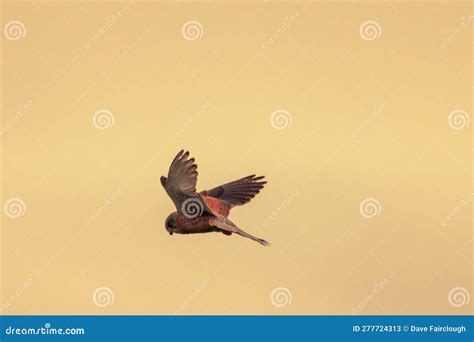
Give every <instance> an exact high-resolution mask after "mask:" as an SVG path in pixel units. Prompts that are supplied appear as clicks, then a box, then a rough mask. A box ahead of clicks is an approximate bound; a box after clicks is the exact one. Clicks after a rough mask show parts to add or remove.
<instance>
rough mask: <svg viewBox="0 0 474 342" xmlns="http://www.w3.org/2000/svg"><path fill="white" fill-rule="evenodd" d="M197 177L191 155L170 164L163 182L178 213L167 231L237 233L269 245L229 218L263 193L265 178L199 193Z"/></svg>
mask: <svg viewBox="0 0 474 342" xmlns="http://www.w3.org/2000/svg"><path fill="white" fill-rule="evenodd" d="M197 175H198V172H197V165H196V163H195V162H194V158H189V152H184V151H183V150H181V151H180V152H179V153H178V154H177V155H176V157H175V158H174V159H173V161H172V163H171V166H170V169H169V171H168V177H164V176H162V177H161V179H160V180H161V184H162V185H163V187H164V188H165V190H166V193H167V194H168V195H169V196H170V198H171V200H172V201H173V203H174V205H175V207H176V210H177V211H175V212H173V213H171V214H170V215H169V216H168V218H167V219H166V222H165V227H166V230H167V231H168V232H169V233H170V234H171V235H173V234H174V233H176V234H196V233H208V232H221V233H223V234H225V235H232V233H236V234H238V235H241V236H244V237H246V238H249V239H252V240H254V241H257V242H258V243H260V244H262V245H264V246H266V245H268V242H267V241H265V240H263V239H259V238H257V237H255V236H253V235H251V234H249V233H247V232H245V231H243V230H242V229H240V228H238V227H237V226H236V225H235V224H234V223H233V222H232V221H230V220H229V219H228V218H227V217H228V216H229V212H230V210H231V209H232V208H233V207H235V206H238V205H243V204H246V203H248V202H250V200H251V199H252V198H254V197H255V195H257V194H258V193H259V192H260V190H261V189H262V188H263V186H264V184H265V183H266V181H265V180H264V176H259V177H257V176H255V175H251V176H247V177H244V178H241V179H238V180H236V181H233V182H229V183H226V184H223V185H220V186H217V187H215V188H212V189H211V190H204V191H201V192H199V193H198V192H196V183H197Z"/></svg>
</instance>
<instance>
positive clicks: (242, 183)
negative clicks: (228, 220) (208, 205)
mask: <svg viewBox="0 0 474 342" xmlns="http://www.w3.org/2000/svg"><path fill="white" fill-rule="evenodd" d="M263 179H264V176H259V177H256V176H255V175H251V176H247V177H244V178H241V179H238V180H236V181H233V182H229V183H226V184H224V185H220V186H217V187H215V188H213V189H211V190H205V191H202V192H201V193H200V194H201V195H203V196H208V197H214V198H218V199H220V200H221V201H225V202H226V203H227V204H228V205H229V208H230V207H233V206H236V205H243V204H245V203H248V202H250V200H251V199H252V198H254V197H255V196H256V195H257V194H258V193H259V192H260V190H261V189H263V186H264V185H265V184H266V183H267V182H266V181H265V180H263Z"/></svg>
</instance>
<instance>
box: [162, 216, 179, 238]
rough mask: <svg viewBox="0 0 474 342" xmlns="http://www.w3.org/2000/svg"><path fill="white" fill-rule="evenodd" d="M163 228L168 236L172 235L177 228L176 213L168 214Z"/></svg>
mask: <svg viewBox="0 0 474 342" xmlns="http://www.w3.org/2000/svg"><path fill="white" fill-rule="evenodd" d="M165 228H166V231H167V232H168V233H170V235H173V231H174V230H175V229H176V228H178V213H177V212H174V213H171V214H169V216H168V217H167V218H166V221H165Z"/></svg>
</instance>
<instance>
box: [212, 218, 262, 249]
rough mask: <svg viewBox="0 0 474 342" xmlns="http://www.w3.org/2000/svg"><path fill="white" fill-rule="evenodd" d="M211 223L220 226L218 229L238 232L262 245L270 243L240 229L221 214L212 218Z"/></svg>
mask: <svg viewBox="0 0 474 342" xmlns="http://www.w3.org/2000/svg"><path fill="white" fill-rule="evenodd" d="M211 224H212V225H213V226H216V227H217V228H220V229H222V230H225V231H227V232H232V233H235V234H239V235H240V236H243V237H246V238H248V239H251V240H253V241H257V242H258V243H259V244H261V245H262V246H268V245H270V243H269V242H268V241H266V240H264V239H259V238H258V237H255V236H253V235H251V234H249V233H247V232H246V231H244V230H242V229H240V228H239V227H237V226H236V225H235V224H234V223H233V222H232V221H231V220H229V219H228V218H225V217H222V216H219V217H216V218H215V219H213V221H212V222H211Z"/></svg>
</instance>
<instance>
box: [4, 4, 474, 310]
mask: <svg viewBox="0 0 474 342" xmlns="http://www.w3.org/2000/svg"><path fill="white" fill-rule="evenodd" d="M119 11H120V12H119ZM117 13H120V15H119V16H117ZM114 15H115V16H117V18H118V20H117V18H116V19H113V16H114ZM469 16H472V3H471V2H468V1H466V2H452V1H442V2H417V3H411V4H408V3H404V2H399V1H384V2H365V3H357V4H356V3H355V2H338V3H329V2H315V3H309V2H291V3H290V2H287V3H283V2H272V1H265V2H256V1H254V2H245V3H244V2H242V3H238V2H221V1H214V0H213V1H203V2H201V3H175V2H151V1H149V2H145V1H130V2H108V1H107V2H105V1H104V2H100V1H95V2H79V1H75V2H74V3H72V2H66V1H54V2H53V1H51V2H49V1H45V2H43V1H34V0H32V1H24V2H20V1H3V2H2V30H3V28H4V26H5V25H6V24H7V23H8V22H10V21H12V20H17V21H21V22H22V23H23V24H24V26H25V29H26V32H25V36H24V37H23V38H21V39H18V40H9V39H6V36H5V34H4V32H2V40H1V43H2V50H1V51H2V53H1V64H2V76H1V82H2V111H1V115H2V118H1V119H2V127H3V129H2V154H1V157H2V158H1V172H2V183H1V189H2V202H1V203H2V209H3V210H2V212H1V214H2V215H1V220H2V221H1V222H2V248H1V257H2V267H1V286H2V288H1V294H2V301H1V303H2V304H3V306H2V312H3V313H8V314H351V313H360V314H468V313H470V312H472V311H471V308H472V301H471V302H468V298H467V297H468V296H469V295H470V294H472V270H473V265H472V209H471V208H472V205H471V201H472V195H469V194H471V193H472V187H471V182H472V166H471V158H472V125H469V124H466V125H464V126H463V127H462V128H461V129H453V128H452V127H451V126H450V125H449V122H448V116H449V114H450V113H451V112H453V111H455V110H464V111H465V113H466V115H467V116H465V117H464V119H468V118H469V117H470V116H471V115H472V88H471V84H472V50H471V49H472V43H473V41H472V20H470V21H469V20H468V21H467V22H468V24H467V25H463V22H466V18H468V17H469ZM463 17H465V18H464V19H463ZM471 19H472V17H471ZM189 20H196V21H199V22H200V23H201V25H202V27H203V31H202V33H203V34H202V37H200V38H198V39H196V40H187V39H184V37H183V35H182V32H181V29H182V26H183V24H184V23H185V22H187V21H189ZM368 20H373V21H376V22H377V23H378V24H379V25H380V29H381V30H380V31H379V33H380V36H379V37H377V38H376V39H374V40H365V39H362V36H361V34H360V32H359V28H360V26H361V24H362V23H364V22H366V21H368ZM285 23H287V24H285ZM288 23H289V24H288ZM94 36H96V37H98V39H97V40H95V41H94V42H93V43H91V39H92V38H93V37H94ZM271 37H273V38H271ZM450 37H451V38H450ZM270 38H271V39H270ZM448 39H449V42H448V43H446V42H447V41H448ZM270 40H271V41H270ZM28 103H30V105H29V106H28V108H27V109H26V110H23V111H21V109H19V108H22V107H23V106H24V105H25V104H28ZM381 105H382V107H383V108H382V109H380V110H377V108H379V107H380V106H381ZM101 109H107V110H108V111H110V112H111V113H112V115H113V117H114V125H113V126H112V127H109V128H108V129H104V130H100V129H96V128H95V127H94V125H93V121H92V119H93V115H94V113H95V112H97V111H98V110H101ZM276 110H286V111H288V112H289V113H290V114H289V115H290V116H291V125H289V126H288V127H284V129H281V130H279V129H274V128H273V127H272V124H271V120H270V118H271V114H272V113H273V112H274V111H276ZM12 123H13V124H12ZM181 148H185V149H189V150H190V151H191V153H192V156H194V157H195V158H196V160H197V163H198V165H199V171H200V174H199V178H198V189H200V190H203V189H207V188H210V187H213V186H216V185H219V184H221V183H223V182H227V181H230V180H234V179H236V178H240V177H243V176H246V175H248V174H252V173H257V174H264V175H266V176H267V178H268V184H267V186H266V188H265V189H264V191H263V192H262V193H261V194H260V195H259V196H258V197H257V198H255V199H254V200H253V201H252V202H251V204H250V205H246V206H244V207H239V208H236V209H234V210H233V212H232V214H231V219H232V220H233V221H234V222H236V223H237V224H238V225H239V226H240V227H241V228H243V229H245V230H247V231H249V232H250V233H253V234H255V235H257V236H259V237H262V238H265V239H267V240H269V241H270V242H271V243H272V246H271V247H269V248H263V247H262V246H260V245H258V244H257V243H254V242H252V241H250V240H247V239H243V238H240V237H236V236H232V237H226V236H224V235H222V234H206V235H196V236H179V235H178V236H172V237H171V236H169V235H168V234H167V233H166V231H165V229H164V221H165V218H166V216H167V215H168V213H169V212H171V211H173V210H174V207H173V205H172V202H171V201H170V199H169V198H168V197H167V196H166V194H165V192H164V191H163V189H162V187H161V185H160V182H159V177H160V176H161V175H164V174H166V173H167V171H168V167H169V164H170V162H171V160H172V158H173V157H174V156H175V154H176V153H177V152H178V151H179V150H180V149H181ZM10 198H20V199H21V200H22V201H23V202H24V204H25V207H24V209H25V211H24V215H22V216H20V217H17V218H12V217H9V216H8V215H6V212H7V211H8V209H6V208H4V206H5V203H6V202H7V201H8V199H10ZM366 198H376V199H377V200H378V201H379V203H380V211H379V215H377V216H375V217H373V218H366V217H364V216H363V215H361V212H360V204H361V202H362V201H363V200H364V199H366ZM466 198H467V200H466ZM456 208H457V209H456ZM453 213H454V214H453ZM10 216H11V215H10ZM448 216H449V220H448V219H447V217H448ZM446 220H448V221H446ZM381 283H382V284H383V285H380V284H381ZM101 287H107V288H108V289H109V290H107V291H108V292H107V294H106V295H108V296H109V297H108V298H106V300H105V303H104V306H98V305H96V304H95V302H94V300H93V293H94V291H95V290H96V289H97V288H101ZM279 287H283V288H285V289H286V290H284V291H285V294H284V295H286V300H283V303H282V306H278V305H277V306H276V305H273V304H272V301H271V293H272V291H273V290H274V289H276V288H279ZM458 287H462V288H463V289H464V290H462V294H461V296H463V298H462V300H461V304H463V305H460V306H459V307H455V306H453V305H450V302H449V300H448V297H449V295H448V294H449V292H450V291H451V290H452V289H455V288H458ZM375 289H377V291H375V292H374V290H375ZM112 295H113V301H112V300H111V298H112ZM290 295H291V301H290V300H289V298H290ZM283 297H284V296H283ZM280 299H281V298H280ZM283 299H285V298H283ZM283 304H286V305H283ZM355 308H359V309H355ZM360 308H362V309H360Z"/></svg>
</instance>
